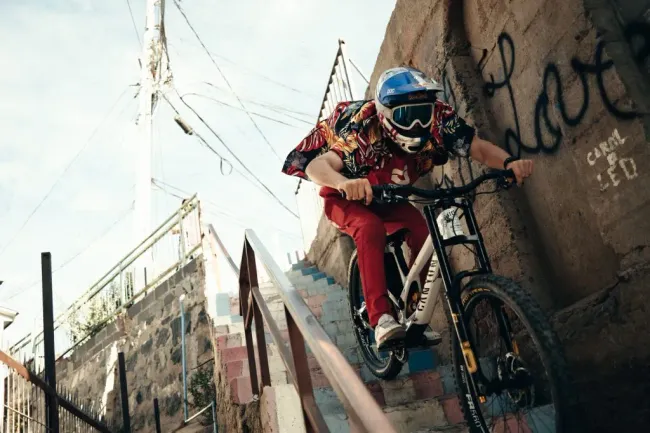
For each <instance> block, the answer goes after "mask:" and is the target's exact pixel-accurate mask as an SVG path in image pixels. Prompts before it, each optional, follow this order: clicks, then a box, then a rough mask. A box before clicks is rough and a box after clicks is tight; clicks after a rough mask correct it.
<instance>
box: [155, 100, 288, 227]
mask: <svg viewBox="0 0 650 433" xmlns="http://www.w3.org/2000/svg"><path fill="white" fill-rule="evenodd" d="M174 90H175V91H176V94H177V95H178V97H179V99H180V100H181V102H182V103H183V104H184V105H185V106H186V107H187V108H189V109H190V110H191V111H192V112H193V113H194V115H195V116H196V117H197V118H198V119H199V120H200V121H201V123H203V125H205V127H206V128H208V129H209V130H210V132H211V133H212V134H213V135H214V136H215V137H216V138H217V140H219V142H220V143H221V144H222V145H223V147H225V148H226V150H227V151H228V152H229V153H230V154H231V155H232V157H233V158H235V160H236V161H237V162H238V163H239V164H240V165H241V166H242V167H243V168H244V170H246V172H247V173H248V174H250V175H251V176H252V177H253V178H254V179H255V180H256V181H257V182H258V183H259V185H261V186H262V188H264V190H266V192H267V193H268V194H269V195H271V197H273V198H274V199H275V200H276V201H277V202H278V203H279V204H280V205H281V206H282V207H283V208H285V209H286V210H287V211H288V212H289V213H290V214H291V215H293V216H294V217H296V218H299V217H298V215H297V214H296V213H295V212H294V211H292V210H291V209H290V208H289V207H288V206H287V205H285V204H284V203H283V202H282V200H280V198H279V197H278V196H277V195H275V193H273V191H271V190H270V189H269V187H267V186H266V185H265V184H264V183H263V182H262V181H261V180H260V179H259V178H258V177H257V176H256V175H255V174H254V173H253V172H252V171H251V170H250V169H249V168H248V167H247V166H246V164H244V162H243V161H242V160H241V159H239V157H238V156H237V155H236V154H235V153H234V152H233V151H232V149H230V147H229V146H228V145H227V144H226V142H225V141H224V140H223V139H222V138H221V136H220V135H219V134H217V132H216V131H215V130H214V129H212V127H211V126H210V125H209V124H208V123H207V122H206V121H205V120H204V119H203V117H201V115H200V114H199V113H197V111H196V110H195V109H194V108H192V106H191V105H189V104H188V103H187V102H185V100H184V99H183V97H182V96H181V95H180V94H179V93H178V90H176V89H175V88H174ZM164 98H165V100H166V101H167V102H168V103H169V105H171V106H172V108H173V109H174V111H175V112H176V113H177V114H178V110H177V109H176V108H175V107H174V106H173V104H172V103H171V101H169V99H168V98H167V97H166V96H164ZM203 142H204V144H205V145H206V146H208V148H209V149H210V150H211V151H212V152H214V153H215V154H216V155H217V156H219V157H220V158H223V157H222V156H221V155H220V154H219V153H218V152H217V151H216V150H215V149H214V148H212V146H210V145H209V144H207V142H206V141H205V140H203ZM226 161H227V160H226Z"/></svg>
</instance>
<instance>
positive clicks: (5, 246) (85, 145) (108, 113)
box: [0, 86, 130, 257]
mask: <svg viewBox="0 0 650 433" xmlns="http://www.w3.org/2000/svg"><path fill="white" fill-rule="evenodd" d="M129 87H130V86H129ZM129 87H127V88H126V89H124V90H123V91H122V93H120V96H118V97H117V100H116V101H115V102H114V103H113V105H112V106H111V108H110V109H109V110H108V112H107V113H106V115H105V116H104V118H103V119H102V120H101V122H100V123H99V125H97V127H96V128H95V130H94V131H93V132H92V134H90V137H88V139H87V140H86V142H85V143H84V145H83V146H82V147H81V149H79V151H78V152H77V154H76V155H75V156H74V157H73V158H72V159H71V160H70V162H69V163H68V165H67V166H66V167H65V169H64V170H63V172H62V173H61V174H59V177H57V178H56V180H55V181H54V183H53V184H52V186H51V187H50V189H49V191H48V192H47V193H46V194H45V195H44V196H43V198H42V199H41V201H40V202H38V204H37V205H36V207H35V208H34V209H32V211H31V212H30V214H29V215H28V216H27V218H26V219H25V221H24V222H23V224H22V225H21V226H20V228H19V229H18V230H16V231H15V232H14V235H13V237H11V239H9V242H7V243H6V244H5V245H4V246H3V247H2V250H0V257H2V255H3V254H4V253H5V251H7V248H8V247H9V245H11V244H12V243H13V242H14V241H15V240H16V238H17V237H18V235H19V234H20V233H21V232H22V231H23V229H24V228H25V226H26V225H27V223H29V221H30V220H31V219H32V217H33V216H34V215H35V214H36V212H38V210H39V209H40V208H41V206H42V205H43V203H45V200H47V198H48V197H49V196H50V194H52V192H53V191H54V189H55V188H56V187H57V185H58V184H59V182H60V181H61V179H62V178H63V176H65V174H66V173H67V172H68V170H70V167H72V165H73V164H74V163H75V161H77V159H78V158H79V156H80V155H81V154H82V153H83V151H84V150H86V148H87V147H88V145H89V144H90V142H91V141H92V139H93V138H94V137H95V135H96V134H97V132H98V131H99V129H100V128H101V127H102V125H103V124H104V122H105V121H106V119H108V117H109V116H110V114H111V113H112V112H113V109H115V107H116V106H117V104H118V102H119V101H120V100H121V99H122V96H124V95H125V94H126V92H127V91H128V90H129ZM125 108H126V107H125ZM122 111H124V110H122ZM120 114H121V113H120Z"/></svg>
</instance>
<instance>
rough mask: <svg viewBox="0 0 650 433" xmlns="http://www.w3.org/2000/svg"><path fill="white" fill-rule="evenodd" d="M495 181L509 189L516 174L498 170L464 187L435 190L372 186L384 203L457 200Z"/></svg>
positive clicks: (409, 186) (393, 185) (397, 186)
mask: <svg viewBox="0 0 650 433" xmlns="http://www.w3.org/2000/svg"><path fill="white" fill-rule="evenodd" d="M494 179H496V180H497V181H499V182H498V184H499V186H500V187H502V188H508V187H509V186H510V185H511V184H510V183H509V182H508V179H510V180H513V181H514V179H515V174H514V173H513V171H512V170H498V171H493V172H490V173H486V174H483V175H481V176H479V177H477V178H476V179H474V180H473V181H471V182H470V183H468V184H466V185H463V186H458V187H452V188H438V189H433V190H429V189H421V188H416V187H414V186H411V185H395V184H386V185H374V186H372V192H373V195H374V196H375V198H378V199H381V200H382V201H394V200H395V199H396V198H398V197H397V196H403V197H408V196H409V195H417V196H419V197H422V198H426V199H431V200H440V199H443V198H455V197H461V196H464V195H467V194H468V193H470V192H471V191H472V190H474V189H476V188H477V187H478V186H479V185H480V184H482V183H483V182H485V181H488V180H494Z"/></svg>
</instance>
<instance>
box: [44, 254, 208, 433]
mask: <svg viewBox="0 0 650 433" xmlns="http://www.w3.org/2000/svg"><path fill="white" fill-rule="evenodd" d="M204 285H205V272H204V266H203V260H202V257H199V258H197V259H195V260H193V261H192V262H190V263H189V264H188V265H186V266H185V267H184V268H183V269H182V270H179V271H178V272H176V273H175V274H174V275H172V276H171V277H170V278H169V279H168V280H167V281H165V282H163V283H161V284H160V285H159V286H158V287H156V288H155V289H154V290H152V291H151V292H150V293H149V294H147V295H146V296H145V297H144V298H143V299H142V300H140V301H139V302H137V303H135V304H134V305H132V306H131V307H130V308H129V309H128V310H127V312H126V314H125V315H123V316H121V317H119V318H118V319H117V320H116V321H115V322H113V323H110V324H109V325H108V326H106V327H105V328H104V329H102V330H101V331H100V332H99V333H97V334H96V335H95V336H94V337H92V338H91V339H90V340H89V341H87V342H86V343H84V344H83V345H81V346H80V347H78V348H76V349H75V350H74V352H73V353H72V355H71V356H70V357H69V358H67V359H63V360H60V361H59V362H57V381H58V383H59V384H61V385H62V386H65V387H66V388H68V389H72V390H74V391H75V392H76V393H78V395H80V396H84V397H87V398H89V399H92V400H93V401H95V402H97V401H100V402H101V405H100V406H103V407H105V410H106V415H107V419H112V420H113V422H114V423H115V424H116V425H121V424H122V421H121V420H122V418H121V417H122V415H121V406H120V405H121V402H120V388H119V378H118V367H117V365H118V364H117V358H118V352H124V356H125V361H126V370H127V383H128V390H129V408H130V414H131V428H132V431H133V432H153V431H155V424H154V418H153V399H154V398H158V401H159V406H160V415H161V425H162V428H163V431H173V430H175V429H176V428H178V427H179V426H180V425H181V423H182V420H183V405H182V398H183V385H182V376H181V371H182V369H181V331H182V330H181V317H180V304H179V297H180V295H181V294H183V293H184V294H185V300H184V307H185V324H186V333H187V334H186V356H187V358H186V359H187V368H188V378H189V377H190V376H191V375H192V371H193V370H195V369H196V367H197V366H199V365H201V364H203V363H204V362H206V361H210V359H211V358H212V356H213V354H212V344H211V340H210V327H211V326H210V323H209V322H210V321H209V318H208V316H207V314H206V309H205V295H204V290H205V287H204ZM188 380H189V379H188ZM188 399H189V400H190V413H193V412H196V409H195V408H193V407H192V406H191V402H192V398H191V395H189V396H188ZM96 406H98V405H97V404H95V407H96Z"/></svg>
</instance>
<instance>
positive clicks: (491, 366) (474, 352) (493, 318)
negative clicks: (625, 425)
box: [348, 170, 576, 433]
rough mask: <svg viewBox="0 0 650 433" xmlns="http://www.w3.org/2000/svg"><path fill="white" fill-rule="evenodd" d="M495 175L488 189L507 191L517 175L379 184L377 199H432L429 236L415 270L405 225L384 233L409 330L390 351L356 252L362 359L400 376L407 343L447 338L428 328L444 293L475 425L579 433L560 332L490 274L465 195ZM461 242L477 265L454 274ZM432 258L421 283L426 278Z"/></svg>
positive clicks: (463, 398)
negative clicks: (375, 325) (373, 322)
mask: <svg viewBox="0 0 650 433" xmlns="http://www.w3.org/2000/svg"><path fill="white" fill-rule="evenodd" d="M489 180H495V181H496V185H497V188H496V189H495V190H494V191H491V192H496V191H497V190H499V189H506V188H509V187H510V186H511V185H512V184H513V183H514V175H513V173H512V171H510V170H505V171H503V170H502V171H495V172H490V173H487V174H484V175H482V176H480V177H478V178H476V179H475V180H473V181H472V182H470V183H469V184H467V185H464V186H461V187H452V188H445V189H436V190H424V189H419V188H415V187H413V186H404V185H379V186H373V187H372V188H373V195H374V197H375V200H376V201H377V202H379V203H396V202H403V201H411V202H416V203H422V204H425V207H424V216H425V219H426V222H427V225H428V227H429V232H430V236H429V238H428V239H427V241H426V242H425V244H424V246H423V247H422V249H421V251H420V252H419V254H418V256H417V257H416V259H415V261H414V262H413V266H412V267H411V268H410V269H409V268H408V266H407V264H406V260H405V258H404V254H403V251H402V244H403V242H404V233H405V231H398V232H397V233H392V234H389V235H388V236H387V242H386V250H385V254H384V263H385V270H386V280H387V285H388V288H389V290H388V297H389V298H390V301H391V303H392V306H393V307H394V311H395V313H396V318H397V320H398V321H399V322H400V323H402V324H403V325H404V326H405V327H406V339H405V340H403V342H401V343H400V345H399V346H394V347H391V348H390V350H388V351H382V352H379V351H377V346H376V342H375V339H374V333H373V330H372V328H371V326H370V324H369V320H368V313H367V310H366V305H365V302H364V298H363V290H362V286H361V279H360V275H359V268H358V266H357V252H356V251H355V252H354V253H353V255H352V258H351V260H350V266H349V271H348V279H349V280H348V282H349V284H348V296H349V304H350V313H351V315H352V321H353V323H354V333H355V336H356V339H357V341H358V344H359V349H360V352H361V356H362V358H363V360H364V362H365V364H366V365H367V367H368V368H369V369H370V371H371V372H372V373H373V374H374V375H375V376H377V377H378V378H381V379H392V378H394V377H395V376H397V375H398V374H399V372H400V371H401V369H402V366H403V365H404V363H406V362H407V360H408V352H409V350H412V349H414V348H418V347H423V346H431V345H435V344H438V343H439V342H440V339H438V340H437V341H435V340H430V339H428V338H427V331H428V330H429V324H430V322H431V319H432V317H433V313H434V307H435V306H436V302H437V301H438V300H441V303H442V305H443V307H444V310H445V313H446V316H447V320H448V323H449V334H450V335H449V341H450V343H451V362H452V364H453V365H454V370H455V380H456V384H457V387H458V392H459V399H460V402H461V407H462V409H463V412H464V414H465V419H466V420H467V424H468V426H469V428H470V431H471V432H473V433H479V432H480V433H486V432H495V431H497V432H506V431H513V432H517V431H521V432H532V433H552V432H568V431H570V432H574V431H576V430H575V429H574V428H571V429H570V430H569V427H568V421H567V420H568V404H569V403H570V402H571V401H572V398H573V397H572V393H571V391H570V388H569V385H570V384H569V380H568V376H567V367H566V362H565V359H564V355H563V350H562V347H561V345H560V343H559V341H558V338H557V336H556V335H555V333H554V331H553V329H552V328H551V325H550V324H549V321H548V319H547V318H546V316H545V314H544V312H543V311H542V309H541V308H540V306H539V305H538V303H537V302H536V301H535V300H534V299H533V298H532V296H531V295H530V294H529V293H528V292H526V291H525V290H524V289H522V288H521V287H520V286H519V285H518V284H517V283H515V282H514V281H512V280H510V279H508V278H505V277H502V276H497V275H494V274H493V273H492V267H491V265H490V260H489V257H488V253H487V251H486V248H485V245H484V243H483V238H482V236H481V232H480V230H479V227H478V224H477V222H476V216H475V214H474V211H473V206H472V201H471V200H470V199H469V198H468V197H467V196H468V194H469V193H471V192H472V191H473V190H474V189H476V188H477V187H478V186H479V185H480V184H482V183H483V182H486V181H489ZM479 194H480V193H479ZM411 196H415V197H416V198H409V197H411ZM463 219H464V221H465V224H463V223H462V220H463ZM463 226H465V227H463ZM455 246H463V247H466V248H468V249H469V250H470V251H472V253H473V254H474V258H475V267H474V268H473V269H468V270H462V271H460V272H454V270H453V269H452V265H451V263H450V254H451V249H452V248H453V247H455ZM472 247H473V249H472ZM427 264H428V265H429V270H428V274H427V278H426V281H425V283H424V286H423V287H422V286H421V282H420V275H421V272H422V271H423V269H424V267H425V266H426V265H427ZM441 289H444V290H442V294H443V296H442V297H440V296H439V295H440V293H441ZM482 334H486V335H485V337H488V338H487V339H484V338H483V337H482ZM520 411H523V414H521V413H520ZM515 425H516V426H517V427H513V426H515Z"/></svg>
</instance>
